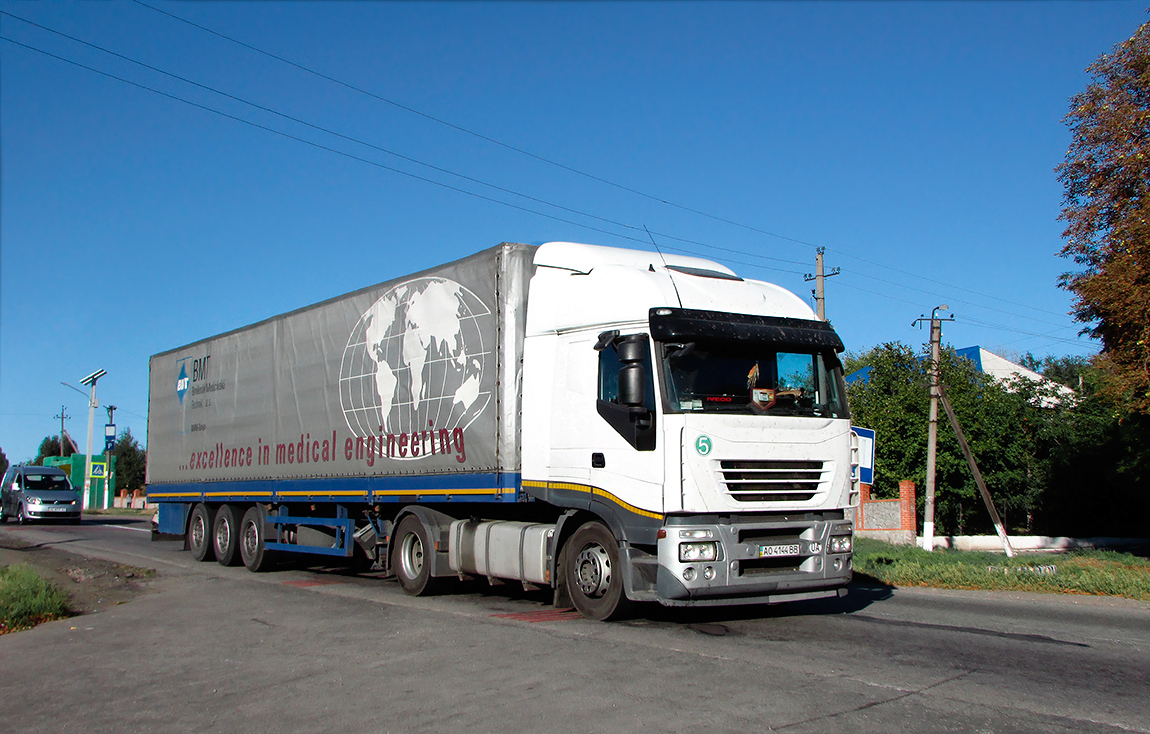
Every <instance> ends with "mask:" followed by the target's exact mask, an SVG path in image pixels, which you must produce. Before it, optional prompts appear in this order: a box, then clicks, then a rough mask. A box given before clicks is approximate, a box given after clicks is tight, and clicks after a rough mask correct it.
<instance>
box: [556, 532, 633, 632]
mask: <svg viewBox="0 0 1150 734" xmlns="http://www.w3.org/2000/svg"><path fill="white" fill-rule="evenodd" d="M563 573H564V580H565V581H566V582H567V593H568V594H569V595H570V596H571V603H572V604H574V605H575V608H576V609H578V610H579V613H580V614H582V615H583V616H584V617H587V618H588V619H595V620H598V621H600V622H605V621H607V620H608V619H613V618H618V617H621V616H623V615H624V614H625V613H626V612H627V611H628V610H629V609H630V607H631V602H630V600H629V599H627V596H626V594H624V593H623V566H622V565H621V564H620V563H619V543H618V542H617V541H616V540H615V536H613V535H612V534H611V531H610V530H608V529H607V527H606V526H604V525H603V523H600V522H589V523H586V524H584V525H583V526H582V527H580V528H579V529H578V530H576V531H575V533H574V535H572V536H571V539H570V540H568V541H567V547H566V548H565V549H564V564H563Z"/></svg>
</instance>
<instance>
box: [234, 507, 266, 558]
mask: <svg viewBox="0 0 1150 734" xmlns="http://www.w3.org/2000/svg"><path fill="white" fill-rule="evenodd" d="M266 541H267V526H266V525H265V524H264V518H263V513H261V512H260V508H258V507H249V508H248V511H247V512H245V513H244V517H243V519H242V520H240V537H239V544H240V558H241V559H242V560H243V562H244V565H245V566H247V568H248V570H249V571H252V572H253V573H258V572H259V571H266V570H268V569H269V568H270V567H271V566H272V558H273V557H274V552H273V551H269V550H268V549H267V548H266V547H264V543H265V542H266Z"/></svg>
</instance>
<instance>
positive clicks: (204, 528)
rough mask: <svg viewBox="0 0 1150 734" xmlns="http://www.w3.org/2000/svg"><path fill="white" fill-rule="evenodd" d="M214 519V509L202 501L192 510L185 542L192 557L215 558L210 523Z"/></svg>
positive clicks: (204, 559) (200, 559)
mask: <svg viewBox="0 0 1150 734" xmlns="http://www.w3.org/2000/svg"><path fill="white" fill-rule="evenodd" d="M215 519H216V511H215V510H214V509H213V508H211V507H208V506H207V505H205V504H203V503H200V504H198V505H196V506H195V509H193V510H192V517H191V518H190V519H189V520H188V535H187V541H186V544H187V546H188V550H190V551H191V552H192V558H195V559H196V560H197V561H214V560H216V552H215V550H213V549H212V545H213V543H212V525H213V521H214V520H215Z"/></svg>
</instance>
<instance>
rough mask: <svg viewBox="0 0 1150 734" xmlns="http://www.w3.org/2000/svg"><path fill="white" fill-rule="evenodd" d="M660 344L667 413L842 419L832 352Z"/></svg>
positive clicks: (761, 346) (768, 346)
mask: <svg viewBox="0 0 1150 734" xmlns="http://www.w3.org/2000/svg"><path fill="white" fill-rule="evenodd" d="M662 346H663V360H662V361H663V364H662V366H663V375H664V381H665V384H666V388H667V402H668V406H667V407H668V410H669V411H670V412H672V413H704V412H727V413H750V414H756V415H768V414H769V415H788V416H792V415H793V416H810V417H822V418H846V417H848V413H847V403H846V399H845V397H844V390H843V381H842V366H841V365H840V364H839V360H838V357H837V356H835V354H834V352H832V351H829V350H828V351H804V349H803V348H801V347H790V346H782V345H778V344H761V343H754V342H709V343H708V342H702V341H700V342H686V343H666V344H663V345H662Z"/></svg>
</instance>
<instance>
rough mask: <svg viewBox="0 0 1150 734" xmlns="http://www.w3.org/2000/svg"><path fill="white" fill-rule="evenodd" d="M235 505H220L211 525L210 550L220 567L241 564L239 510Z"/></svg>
mask: <svg viewBox="0 0 1150 734" xmlns="http://www.w3.org/2000/svg"><path fill="white" fill-rule="evenodd" d="M241 509H243V508H241V507H237V506H235V505H222V506H220V509H218V510H216V519H215V522H213V523H212V549H213V550H215V552H216V560H217V561H219V562H220V565H221V566H238V565H240V564H241V563H243V558H242V557H241V556H240V514H241V513H240V510H241Z"/></svg>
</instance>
